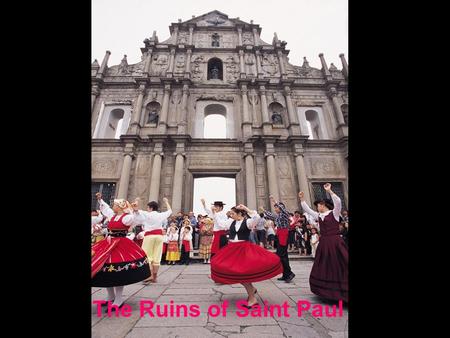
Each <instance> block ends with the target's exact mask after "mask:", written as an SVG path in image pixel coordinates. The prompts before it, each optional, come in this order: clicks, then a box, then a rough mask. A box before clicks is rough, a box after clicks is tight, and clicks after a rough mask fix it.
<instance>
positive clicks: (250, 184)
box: [244, 153, 257, 210]
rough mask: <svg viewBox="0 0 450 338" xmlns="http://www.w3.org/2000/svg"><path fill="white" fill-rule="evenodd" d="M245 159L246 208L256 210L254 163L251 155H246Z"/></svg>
mask: <svg viewBox="0 0 450 338" xmlns="http://www.w3.org/2000/svg"><path fill="white" fill-rule="evenodd" d="M244 157H245V183H246V191H247V206H248V207H249V208H250V209H251V210H257V206H256V183H255V163H254V160H253V154H251V153H247V154H245V155H244Z"/></svg>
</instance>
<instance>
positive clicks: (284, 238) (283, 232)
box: [277, 228, 289, 246]
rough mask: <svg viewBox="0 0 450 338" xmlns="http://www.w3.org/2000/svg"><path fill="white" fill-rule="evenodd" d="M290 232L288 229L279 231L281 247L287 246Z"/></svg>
mask: <svg viewBox="0 0 450 338" xmlns="http://www.w3.org/2000/svg"><path fill="white" fill-rule="evenodd" d="M288 235H289V230H288V228H282V229H277V236H278V242H279V243H280V245H281V246H286V245H287V240H288Z"/></svg>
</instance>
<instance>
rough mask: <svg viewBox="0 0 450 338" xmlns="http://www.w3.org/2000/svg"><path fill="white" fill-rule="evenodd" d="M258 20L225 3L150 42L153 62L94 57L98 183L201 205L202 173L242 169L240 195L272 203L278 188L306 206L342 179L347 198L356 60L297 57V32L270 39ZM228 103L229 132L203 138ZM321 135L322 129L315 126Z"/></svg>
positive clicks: (250, 201)
mask: <svg viewBox="0 0 450 338" xmlns="http://www.w3.org/2000/svg"><path fill="white" fill-rule="evenodd" d="M260 33H261V28H260V26H259V25H257V24H254V23H253V22H251V23H247V22H243V21H241V20H239V18H236V19H232V18H228V16H227V15H225V14H223V13H221V12H219V11H213V12H210V13H207V14H204V15H202V16H199V17H193V18H192V19H191V20H188V21H185V22H182V21H181V20H179V21H178V22H177V23H173V24H171V25H170V37H169V38H168V39H167V40H165V41H162V42H159V39H158V36H157V35H156V32H154V33H153V36H152V37H151V38H147V39H145V40H144V47H142V48H141V51H142V61H141V62H139V63H137V64H133V65H129V64H128V63H127V59H126V56H124V58H123V59H122V61H121V63H120V65H115V66H111V67H109V66H108V58H109V55H110V52H109V51H107V52H106V55H105V57H104V59H103V61H102V63H101V65H99V63H98V62H97V60H95V61H94V63H93V64H92V136H93V139H92V181H93V182H115V183H116V187H117V188H116V191H115V196H116V197H120V198H128V199H134V198H135V197H140V198H141V199H142V200H143V202H145V203H146V202H147V201H149V200H159V201H161V199H162V197H164V196H166V197H168V198H169V200H170V201H171V202H172V205H173V208H174V210H175V211H178V210H183V211H188V210H190V209H192V205H193V201H192V198H193V182H194V178H195V177H197V176H199V175H203V176H205V175H206V176H207V175H211V176H221V175H223V176H227V177H234V178H236V194H237V196H236V201H237V202H238V203H245V204H247V205H249V207H251V208H256V207H257V206H260V205H262V206H265V207H268V205H269V200H268V196H269V194H272V195H274V196H275V197H276V198H277V199H281V200H283V201H285V202H286V204H287V206H288V208H290V209H291V210H295V209H297V208H298V200H297V196H296V195H297V192H298V191H299V190H303V191H305V192H306V197H307V199H308V200H309V201H312V200H313V199H314V198H315V196H314V189H313V185H314V183H316V182H332V183H333V182H335V184H339V185H340V186H341V187H342V191H343V195H344V201H345V202H347V133H348V131H347V119H348V95H347V76H348V66H347V63H346V60H345V58H344V55H343V54H341V55H340V58H341V61H342V66H343V69H342V70H338V69H337V68H336V66H334V65H333V64H330V66H328V65H327V64H326V61H325V59H324V56H323V55H322V54H320V55H319V58H320V60H321V64H322V69H316V68H313V67H310V66H309V64H308V61H307V60H306V59H304V60H303V64H302V66H295V65H293V64H291V63H290V62H289V58H288V54H289V50H288V49H286V42H285V41H280V40H279V39H278V37H277V35H276V34H275V35H274V38H273V41H272V43H271V44H269V43H266V42H264V41H263V40H261V38H260ZM211 111H218V112H219V113H220V114H222V115H223V116H225V118H226V130H227V132H226V133H227V138H225V139H205V138H203V119H204V118H205V117H206V116H207V115H208V114H209V113H211ZM311 134H312V135H311Z"/></svg>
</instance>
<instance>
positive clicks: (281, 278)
mask: <svg viewBox="0 0 450 338" xmlns="http://www.w3.org/2000/svg"><path fill="white" fill-rule="evenodd" d="M277 280H286V277H284V276H281V277H280V278H277Z"/></svg>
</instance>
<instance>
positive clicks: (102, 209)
mask: <svg viewBox="0 0 450 338" xmlns="http://www.w3.org/2000/svg"><path fill="white" fill-rule="evenodd" d="M95 196H96V197H97V200H98V204H99V206H100V212H101V213H102V214H103V215H105V216H106V217H107V218H108V220H111V218H112V217H113V216H114V211H113V210H112V209H111V208H110V207H109V205H108V204H106V202H105V201H104V200H102V194H101V193H99V192H98V193H96V194H95Z"/></svg>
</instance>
